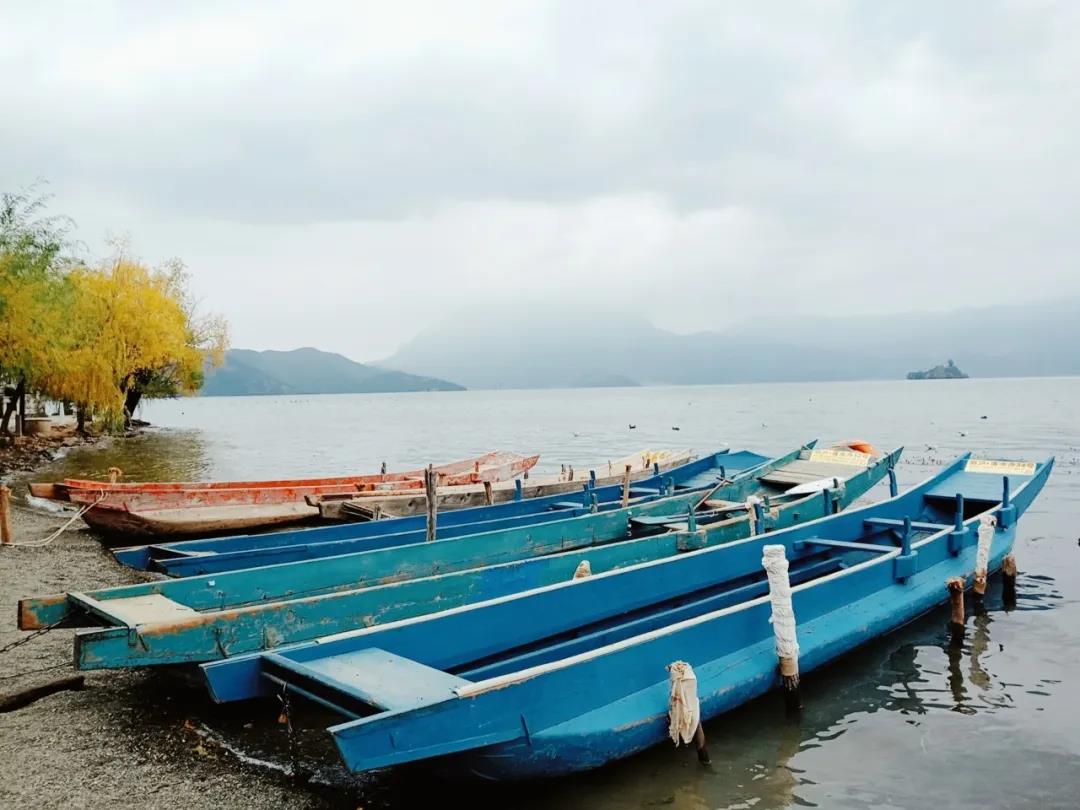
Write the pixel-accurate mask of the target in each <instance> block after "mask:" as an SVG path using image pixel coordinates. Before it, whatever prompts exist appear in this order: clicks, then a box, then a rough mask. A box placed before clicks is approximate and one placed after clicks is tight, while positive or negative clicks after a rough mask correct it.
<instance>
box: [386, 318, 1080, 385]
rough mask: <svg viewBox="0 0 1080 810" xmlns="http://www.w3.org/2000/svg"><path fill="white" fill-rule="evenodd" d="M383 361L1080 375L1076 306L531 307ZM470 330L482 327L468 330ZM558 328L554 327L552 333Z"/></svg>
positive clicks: (631, 370) (627, 371) (556, 370)
mask: <svg viewBox="0 0 1080 810" xmlns="http://www.w3.org/2000/svg"><path fill="white" fill-rule="evenodd" d="M455 323H456V327H455V328H454V329H453V330H439V329H435V330H432V331H430V332H427V333H423V334H421V335H418V336H417V337H416V338H414V339H413V340H412V341H410V342H409V343H407V344H405V345H404V346H403V347H402V348H401V349H400V350H398V352H397V353H395V354H394V355H393V356H391V357H390V358H387V359H386V360H385V361H381V362H380V363H379V365H380V366H383V367H392V368H399V369H407V370H409V371H410V372H413V373H417V374H428V375H433V376H438V377H445V378H450V379H455V380H460V381H461V382H462V384H463V385H466V386H468V387H469V388H557V387H579V386H580V385H581V382H582V381H589V380H593V379H597V380H599V379H607V380H612V379H627V380H628V381H630V382H636V383H639V384H689V383H728V382H731V383H735V382H803V381H817V380H821V381H827V380H872V379H904V378H905V377H906V375H907V372H908V371H910V370H911V369H913V368H926V367H929V366H932V365H934V364H935V363H938V362H940V360H941V358H942V357H953V358H955V359H956V361H957V363H959V364H960V365H961V366H962V367H963V368H964V370H965V371H966V372H967V373H968V374H970V375H971V376H972V377H1003V376H1037V375H1055V374H1080V351H1077V350H1076V346H1077V345H1078V343H1080V301H1077V300H1066V301H1062V302H1054V303H1047V304H1031V305H1011V306H998V307H980V308H968V309H957V310H955V311H952V312H946V313H930V314H926V313H922V314H917V315H916V314H902V315H886V316H870V315H853V316H845V315H837V316H835V317H824V316H820V317H793V318H779V317H763V318H760V319H758V320H756V321H753V322H751V323H750V324H748V325H746V326H744V327H741V328H732V329H727V330H723V331H718V332H698V333H695V334H687V335H678V334H674V333H672V332H668V331H665V330H663V329H658V328H656V327H655V326H653V325H652V324H650V323H649V322H648V321H647V320H645V319H644V318H640V317H616V316H614V315H612V314H610V313H609V314H608V315H606V316H605V317H601V318H597V317H595V316H589V315H588V314H587V313H584V312H557V313H553V312H551V311H539V310H535V309H534V310H533V311H530V312H528V313H522V312H517V313H515V317H514V320H513V321H512V322H509V321H508V322H506V323H492V321H491V319H490V318H486V319H483V320H482V321H479V320H478V319H470V318H465V317H459V318H457V319H456V320H455ZM473 323H475V326H470V324H473ZM552 324H558V326H557V328H552Z"/></svg>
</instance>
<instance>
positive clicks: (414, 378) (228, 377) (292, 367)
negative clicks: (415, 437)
mask: <svg viewBox="0 0 1080 810" xmlns="http://www.w3.org/2000/svg"><path fill="white" fill-rule="evenodd" d="M461 390H463V388H462V386H460V385H457V384H456V383H452V382H448V381H446V380H442V379H437V378H435V377H429V376H420V375H415V374H408V373H405V372H401V371H393V370H391V369H386V368H379V367H376V366H369V365H365V364H363V363H357V362H355V361H353V360H350V359H349V358H347V357H345V356H343V355H340V354H336V353H334V352H324V351H319V350H318V349H313V348H310V347H306V348H302V349H293V350H291V351H262V352H259V351H254V350H251V349H230V350H229V351H228V352H226V354H225V363H224V365H222V366H221V367H220V368H218V369H214V370H212V371H210V372H208V374H207V378H206V384H205V385H204V386H203V389H202V394H203V395H204V396H244V395H252V396H253V395H260V394H367V393H391V392H400V391H461Z"/></svg>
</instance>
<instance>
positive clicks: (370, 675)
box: [264, 647, 469, 713]
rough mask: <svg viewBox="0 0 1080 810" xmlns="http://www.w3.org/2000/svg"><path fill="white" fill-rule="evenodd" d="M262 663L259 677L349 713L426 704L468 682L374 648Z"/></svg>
mask: <svg viewBox="0 0 1080 810" xmlns="http://www.w3.org/2000/svg"><path fill="white" fill-rule="evenodd" d="M264 660H265V662H266V663H267V665H268V666H267V667H266V672H265V674H264V677H268V678H269V679H270V680H271V681H273V682H275V683H279V684H287V685H288V686H289V688H292V689H294V690H296V691H298V692H300V693H302V694H304V695H305V696H307V697H311V698H313V699H314V700H316V701H318V702H319V703H322V704H323V705H327V706H333V707H334V708H339V709H343V710H346V711H349V712H350V713H355V712H357V711H358V710H361V711H362V706H369V707H374V708H376V709H379V710H382V711H395V710H398V709H407V708H410V707H416V706H420V705H423V704H424V703H432V702H435V701H438V700H443V699H444V698H448V697H451V696H453V694H454V690H455V689H457V688H458V687H461V686H465V685H467V684H468V683H469V681H467V680H465V679H464V678H459V677H457V676H456V675H451V674H449V673H447V672H443V671H442V670H438V669H434V668H432V667H429V666H425V665H424V664H420V663H418V662H416V661H413V660H411V659H409V658H402V657H401V656H398V655H394V654H393V653H390V652H387V651H386V650H380V649H378V648H376V647H369V648H367V649H363V650H357V651H355V652H347V653H342V654H340V655H331V656H327V657H325V658H313V659H311V660H308V661H296V660H293V659H291V658H287V657H285V656H282V655H276V654H273V653H271V654H268V655H267V656H265V659H264Z"/></svg>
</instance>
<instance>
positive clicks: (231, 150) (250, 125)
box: [0, 0, 1080, 360]
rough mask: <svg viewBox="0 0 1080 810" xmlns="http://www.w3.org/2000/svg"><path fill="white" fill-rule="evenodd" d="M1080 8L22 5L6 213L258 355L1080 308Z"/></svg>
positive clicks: (369, 354) (13, 38)
mask: <svg viewBox="0 0 1080 810" xmlns="http://www.w3.org/2000/svg"><path fill="white" fill-rule="evenodd" d="M1078 43H1080V3H1075V2H1062V3H1052V2H984V1H983V0H979V1H978V2H953V3H944V4H942V3H940V2H926V3H920V2H908V3H881V2H877V1H876V0H869V1H868V2H865V3H855V2H851V3H848V2H827V3H819V4H816V5H815V6H814V8H813V9H812V10H811V9H810V7H809V4H803V3H777V4H772V3H763V2H752V3H751V2H748V3H743V4H734V3H732V4H725V3H719V2H710V3H679V2H664V3H642V4H627V3H625V2H612V3H585V2H580V0H579V1H578V2H568V3H534V4H526V3H507V2H492V3H467V2H464V1H463V0H459V2H453V3H447V2H433V3H407V2H400V1H399V0H395V2H379V3H370V4H368V3H358V2H344V3H340V4H333V3H322V2H315V0H305V1H304V2H299V3H249V4H244V5H241V4H229V3H224V2H213V3H206V4H198V3H130V4H125V3H115V4H114V3H106V2H93V3H91V2H86V3H78V4H67V3H60V2H49V3H19V2H4V0H0V99H2V103H0V154H2V156H3V157H2V159H0V190H15V189H17V188H19V187H21V186H24V185H27V184H29V183H31V182H33V181H34V180H35V178H45V179H47V180H48V181H49V190H50V191H51V192H52V193H53V194H54V195H55V197H54V200H53V203H52V207H53V209H54V211H56V212H57V213H65V214H68V215H70V216H71V217H73V218H74V219H75V220H76V222H77V223H78V226H79V230H78V236H79V237H80V238H81V239H82V240H83V241H84V242H85V243H86V245H87V251H88V252H89V253H90V254H92V255H101V254H103V253H105V252H106V250H107V249H106V247H105V240H106V238H107V237H108V236H110V235H122V236H127V237H128V238H129V239H130V243H131V245H132V248H133V250H134V251H135V252H136V253H137V254H139V255H140V256H142V257H143V258H144V259H146V260H147V261H149V262H151V263H153V262H157V261H160V260H162V259H165V258H168V257H172V256H178V257H180V258H182V259H183V260H184V261H185V262H186V263H187V264H188V266H189V268H190V270H191V271H192V274H193V277H194V284H195V287H196V290H197V292H198V294H199V296H200V297H201V299H202V300H203V302H204V306H205V307H206V308H207V309H211V310H216V311H219V312H221V313H222V314H224V315H225V316H226V317H227V318H228V319H229V321H230V323H231V327H232V334H233V344H234V345H236V346H242V347H251V348H260V349H261V348H291V347H295V346H299V345H314V346H318V347H320V348H324V349H331V350H337V351H341V352H343V353H344V354H347V355H349V356H351V357H353V358H355V359H360V360H367V359H376V358H380V357H383V356H386V355H388V354H390V353H392V352H393V350H394V349H395V348H396V347H397V346H398V345H399V344H400V343H401V342H402V341H404V340H407V339H408V338H410V337H411V336H412V335H413V334H414V333H416V332H417V331H418V330H420V329H424V328H430V327H432V325H434V324H436V323H438V322H439V321H440V320H442V319H444V318H446V317H447V316H448V315H449V314H452V313H453V312H454V311H455V310H456V309H457V308H459V307H462V306H466V305H468V306H471V307H472V308H473V311H474V312H475V311H476V307H484V308H489V307H490V310H491V311H493V312H499V311H505V310H506V308H507V307H512V306H521V307H530V308H532V307H535V306H538V305H539V303H538V302H543V301H550V300H571V299H572V300H574V301H576V302H579V303H580V302H593V301H597V302H599V301H600V300H603V301H604V302H605V310H607V311H610V310H612V309H620V308H625V309H627V310H628V311H636V312H639V313H643V314H645V315H647V316H649V317H650V318H651V319H652V320H653V322H654V323H656V324H657V325H658V326H662V327H666V328H670V329H673V330H676V331H694V330H699V329H708V328H715V327H717V326H720V325H721V324H724V323H733V322H740V321H744V320H745V319H746V318H748V317H751V316H752V315H753V314H754V313H756V312H762V311H766V312H769V313H772V314H779V313H787V312H810V311H817V312H821V311H835V312H844V311H857V312H860V313H866V312H886V311H904V310H926V309H948V308H953V307H956V306H962V305H968V304H993V303H1005V302H1013V301H1028V300H1040V299H1046V298H1054V297H1060V296H1062V295H1065V294H1069V295H1075V294H1078V293H1080V272H1078V271H1077V267H1076V256H1077V248H1078V246H1080V228H1078V227H1077V224H1076V223H1077V215H1078V210H1077V202H1078V200H1077V197H1078V192H1077V189H1078V187H1080V171H1078V165H1080V158H1078V156H1077V150H1078V149H1080V78H1078V77H1080V46H1078Z"/></svg>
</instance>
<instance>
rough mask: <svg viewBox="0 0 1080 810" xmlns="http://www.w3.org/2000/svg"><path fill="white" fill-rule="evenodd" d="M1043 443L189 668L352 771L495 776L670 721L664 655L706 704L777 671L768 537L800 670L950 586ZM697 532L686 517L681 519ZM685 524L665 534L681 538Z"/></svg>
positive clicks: (593, 749)
mask: <svg viewBox="0 0 1080 810" xmlns="http://www.w3.org/2000/svg"><path fill="white" fill-rule="evenodd" d="M1052 465H1053V459H1049V460H1047V461H1045V462H1042V463H1038V464H1036V463H1002V462H985V461H977V460H972V459H969V458H968V457H964V458H962V459H960V460H958V461H957V462H955V463H953V464H951V465H950V466H948V467H947V468H946V469H944V470H943V471H942V472H941V473H940V474H938V475H936V476H934V477H933V478H931V479H930V480H928V481H926V482H924V483H923V484H921V485H918V486H916V487H914V488H913V489H912V490H910V491H909V492H907V493H905V494H903V495H900V496H898V497H893V498H891V499H889V500H887V501H884V502H881V503H878V504H874V505H872V506H867V507H863V508H859V509H853V510H849V511H847V512H844V513H841V514H838V515H834V516H830V517H825V518H822V519H818V520H815V521H812V522H810V523H805V524H802V525H800V526H798V527H795V528H790V529H787V530H781V531H776V532H770V533H768V534H767V535H755V536H753V537H750V538H748V539H745V540H742V541H739V542H735V543H731V544H728V545H723V546H717V547H711V548H706V549H702V550H700V551H696V552H692V553H688V554H684V555H680V556H676V557H673V558H665V559H662V560H656V561H652V562H648V563H645V564H641V565H636V566H633V567H630V568H625V569H622V570H618V571H612V572H608V573H603V574H597V575H593V576H591V577H587V578H584V579H580V580H574V581H567V582H563V583H560V584H557V585H552V586H549V587H546V588H541V589H537V590H533V591H529V592H526V593H521V594H517V595H515V596H511V597H506V598H502V599H496V600H491V601H488V602H483V603H479V604H474V605H471V606H467V607H462V608H458V609H455V610H449V611H445V612H442V613H438V614H433V615H431V616H427V617H424V618H422V619H416V620H412V621H408V622H396V623H394V624H391V625H387V626H383V627H373V628H369V629H366V630H358V631H353V632H350V633H345V634H340V635H338V636H334V637H329V638H325V639H320V640H318V641H314V642H311V643H307V644H303V645H298V646H294V647H291V648H288V649H282V650H276V651H273V652H267V653H262V654H257V655H251V656H241V657H237V658H234V659H230V660H228V661H221V662H217V663H213V664H208V665H205V666H204V674H205V676H206V680H207V682H208V685H209V688H210V691H211V694H212V695H213V697H214V698H215V700H217V701H220V702H225V701H233V700H242V699H246V698H253V697H258V696H270V695H280V694H282V693H283V692H288V693H291V694H294V695H300V696H303V697H306V698H309V699H311V700H313V701H315V702H317V703H319V704H322V705H324V706H326V707H330V708H331V709H333V710H335V711H336V712H338V713H339V714H340V715H342V716H343V717H345V718H347V720H346V722H344V723H342V724H340V725H336V726H333V727H332V728H330V733H331V734H332V735H333V738H334V740H335V742H336V744H337V747H338V749H339V751H340V754H341V756H342V758H343V759H344V761H345V763H346V764H347V765H348V767H349V768H350V769H352V770H353V771H365V770H369V769H372V768H381V767H386V766H393V765H398V764H402V763H408V762H415V761H421V760H433V763H432V764H433V765H435V766H436V767H438V768H439V769H440V770H443V771H446V772H449V773H453V774H455V775H468V776H476V777H481V778H484V779H494V780H510V779H523V778H533V777H545V776H554V775H559V774H565V773H569V772H572V771H581V770H586V769H590V768H595V767H598V766H600V765H602V764H604V763H605V762H609V761H611V760H614V759H618V758H621V757H625V756H628V755H630V754H633V753H635V752H637V751H641V750H643V749H645V748H647V747H650V746H653V745H656V744H659V743H661V742H663V741H664V740H665V739H667V737H668V701H669V681H668V672H667V667H668V665H669V664H672V663H673V662H676V661H685V662H689V663H690V664H691V665H692V666H693V669H694V670H695V671H696V677H697V693H698V696H699V697H700V701H701V716H702V718H703V719H707V718H709V717H712V716H715V715H717V714H719V713H721V712H724V711H727V710H728V709H731V708H733V707H735V706H737V705H739V704H741V703H743V702H745V701H747V700H750V699H751V698H754V697H756V696H758V695H761V694H763V693H764V692H766V691H768V690H770V689H772V688H774V687H777V686H779V685H780V680H781V679H780V675H779V672H778V666H777V657H776V648H775V641H774V636H773V628H772V626H771V624H770V621H771V615H772V612H771V610H772V609H771V605H770V600H769V596H768V585H767V582H766V579H765V576H764V574H763V572H762V553H763V547H764V546H766V545H772V546H777V545H781V546H782V547H783V550H784V553H785V555H786V557H787V559H788V561H789V563H790V577H791V582H792V586H793V587H792V591H793V606H794V613H795V617H796V620H797V631H798V641H799V645H800V650H799V652H798V655H799V665H800V669H801V670H802V672H803V673H805V672H807V671H809V670H813V669H815V668H816V667H819V666H821V665H823V664H825V663H826V662H828V661H831V660H832V659H834V658H836V657H837V656H839V655H841V654H843V653H845V652H847V651H849V650H851V649H852V648H854V647H856V646H858V645H859V644H862V643H864V642H866V641H869V640H871V639H873V638H875V637H877V636H879V635H881V634H882V633H886V632H888V631H890V630H892V629H894V628H896V627H898V626H900V625H902V624H904V623H906V622H908V621H910V620H911V619H913V618H914V617H916V616H918V615H919V614H921V613H923V612H925V611H927V610H929V609H930V608H932V607H934V606H935V605H938V604H939V603H941V602H943V601H945V600H947V598H948V594H947V590H946V579H947V578H950V577H970V576H971V574H972V573H973V570H974V567H975V563H976V547H977V545H978V533H979V532H978V529H979V526H980V524H981V523H982V521H983V519H984V517H986V518H988V517H989V516H993V517H994V518H996V521H997V525H996V528H988V529H985V530H984V531H985V532H986V534H987V535H988V539H989V546H988V554H987V570H988V571H994V570H996V569H998V568H999V567H1000V565H1001V562H1002V560H1003V558H1004V557H1005V555H1006V554H1007V553H1008V552H1009V551H1010V549H1011V548H1012V545H1013V541H1014V538H1015V534H1016V522H1017V520H1018V519H1019V517H1020V516H1021V515H1022V514H1023V513H1024V512H1025V511H1026V510H1027V509H1028V507H1029V506H1030V505H1031V503H1032V501H1033V500H1034V498H1035V497H1036V496H1037V495H1038V493H1039V492H1040V491H1041V490H1042V487H1043V485H1044V484H1045V482H1046V479H1047V477H1048V476H1049V474H1050V471H1051V468H1052ZM698 531H700V530H698ZM694 533H695V532H694V529H693V527H689V528H687V529H686V530H685V531H683V532H682V533H681V534H682V535H683V536H684V537H686V538H687V540H688V541H689V540H690V539H691V538H692V537H693V536H694Z"/></svg>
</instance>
